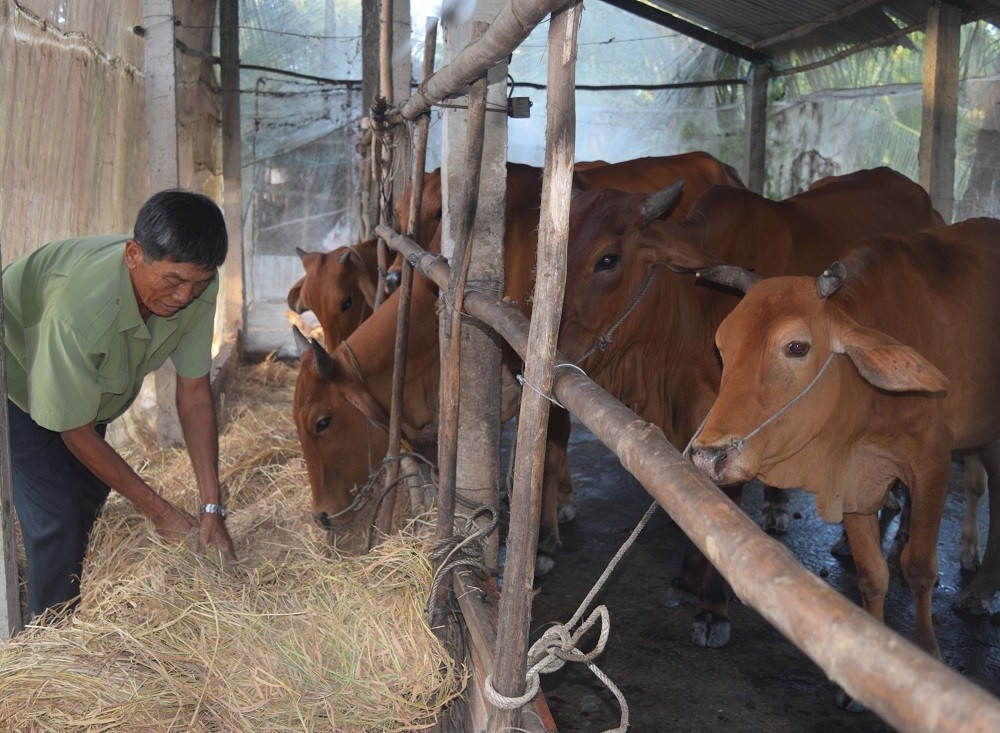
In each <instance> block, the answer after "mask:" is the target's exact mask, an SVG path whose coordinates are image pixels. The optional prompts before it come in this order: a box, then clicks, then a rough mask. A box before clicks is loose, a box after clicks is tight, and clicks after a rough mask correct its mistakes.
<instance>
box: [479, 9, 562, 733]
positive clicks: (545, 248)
mask: <svg viewBox="0 0 1000 733" xmlns="http://www.w3.org/2000/svg"><path fill="white" fill-rule="evenodd" d="M580 12H581V6H580V3H579V2H571V3H570V4H568V5H566V6H565V7H563V8H562V9H561V10H559V11H557V12H554V13H552V20H551V22H550V24H549V71H548V89H549V91H548V100H547V104H546V114H547V115H548V119H547V120H546V124H545V171H544V174H543V179H542V208H541V223H540V224H539V232H538V234H539V236H538V265H537V275H536V280H535V292H534V307H533V308H532V314H531V327H530V329H529V331H528V352H527V358H526V359H525V362H524V378H525V381H526V382H527V384H528V385H530V386H529V387H526V388H525V389H524V390H522V392H521V411H520V415H519V417H518V423H517V455H516V456H515V461H514V490H513V496H511V497H510V505H511V510H510V530H509V532H508V535H507V562H506V566H505V569H504V584H503V592H502V593H501V594H500V610H499V618H498V629H497V645H496V657H495V658H496V666H495V668H494V673H493V676H492V682H493V687H494V689H495V690H496V691H497V692H499V693H500V694H501V695H505V696H507V697H518V696H520V695H522V694H523V693H524V689H525V679H524V678H525V671H526V666H527V653H528V630H529V629H528V625H529V622H530V620H531V599H532V597H533V593H532V584H533V582H534V575H535V552H536V549H537V546H538V520H539V515H540V511H541V498H542V497H541V493H542V474H543V472H544V467H545V438H546V428H547V422H548V414H549V403H548V400H547V399H546V398H545V397H544V396H543V395H547V394H551V391H552V364H553V361H554V359H555V354H556V337H557V336H558V331H559V317H560V314H561V312H562V301H563V287H564V285H565V282H566V242H567V239H568V235H569V203H570V193H571V187H572V181H573V157H574V152H575V150H574V148H575V144H576V129H575V128H576V106H575V87H576V34H577V29H578V28H579V25H580ZM532 387H533V388H534V389H532ZM536 390H537V391H536ZM520 724H521V711H520V709H513V710H510V709H500V708H494V709H493V710H492V711H491V715H490V720H489V727H488V730H489V731H490V732H491V733H497V732H498V731H507V730H512V729H516V728H518V727H519V726H520Z"/></svg>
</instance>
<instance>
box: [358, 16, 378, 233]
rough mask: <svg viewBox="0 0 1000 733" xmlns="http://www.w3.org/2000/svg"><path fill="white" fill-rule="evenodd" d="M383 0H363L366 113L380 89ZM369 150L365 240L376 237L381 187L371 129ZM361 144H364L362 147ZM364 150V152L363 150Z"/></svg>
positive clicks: (362, 219) (362, 218)
mask: <svg viewBox="0 0 1000 733" xmlns="http://www.w3.org/2000/svg"><path fill="white" fill-rule="evenodd" d="M379 31H380V29H379V0H361V109H363V110H364V111H365V114H367V113H368V111H369V110H370V109H371V108H372V102H373V101H375V97H377V96H378V92H379V77H380V71H381V70H380V68H379V35H380V33H379ZM367 137H368V138H369V142H368V153H367V155H365V157H364V158H362V160H361V163H360V166H361V175H360V176H359V178H360V179H361V190H360V191H359V194H360V197H361V200H360V202H359V206H358V215H359V222H358V231H359V232H361V238H362V239H368V238H369V237H372V236H374V233H375V226H376V225H377V224H378V193H379V192H378V189H377V186H376V183H375V182H374V181H373V180H372V163H371V158H369V157H368V155H371V154H372V153H371V148H372V146H373V145H374V144H375V143H374V140H373V139H372V135H371V130H370V129H369V130H368V131H367ZM359 147H360V146H359ZM359 152H360V151H359Z"/></svg>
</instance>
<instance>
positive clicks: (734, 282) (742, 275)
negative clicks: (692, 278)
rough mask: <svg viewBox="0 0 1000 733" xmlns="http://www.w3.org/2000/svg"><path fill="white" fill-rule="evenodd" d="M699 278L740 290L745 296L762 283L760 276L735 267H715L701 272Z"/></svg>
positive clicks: (698, 274)
mask: <svg viewBox="0 0 1000 733" xmlns="http://www.w3.org/2000/svg"><path fill="white" fill-rule="evenodd" d="M697 277H699V278H704V279H706V280H708V281H709V282H713V283H718V284H719V285H725V286H726V287H727V288H733V289H734V290H739V291H740V292H741V293H743V294H744V295H745V294H746V293H747V291H749V290H750V288H752V287H753V286H754V285H756V284H757V283H759V282H760V275H758V274H757V273H756V272H751V271H750V270H744V269H743V268H742V267H736V266H734V265H714V266H712V267H706V268H704V269H703V270H699V271H698V273H697Z"/></svg>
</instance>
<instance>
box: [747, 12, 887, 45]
mask: <svg viewBox="0 0 1000 733" xmlns="http://www.w3.org/2000/svg"><path fill="white" fill-rule="evenodd" d="M883 4H885V0H856V1H855V2H853V3H851V4H850V5H845V6H844V7H842V8H838V9H837V10H834V11H833V12H831V13H827V14H826V15H824V16H822V17H821V18H817V19H816V20H811V21H809V22H808V23H803V24H802V25H799V26H796V27H795V28H792V29H791V30H788V31H785V32H784V33H779V34H777V35H775V36H771V37H770V38H765V39H764V40H762V41H757V42H756V43H755V44H754V45H753V47H754V48H758V49H760V48H768V47H769V46H774V45H775V44H778V43H783V42H785V41H790V40H792V39H793V38H801V37H802V36H804V35H806V34H807V33H811V32H812V31H814V30H816V29H817V28H822V27H823V26H825V25H829V24H831V23H836V22H837V21H839V20H843V19H844V18H850V17H851V16H852V15H857V14H858V13H860V12H862V11H864V10H868V8H871V7H874V6H876V5H883Z"/></svg>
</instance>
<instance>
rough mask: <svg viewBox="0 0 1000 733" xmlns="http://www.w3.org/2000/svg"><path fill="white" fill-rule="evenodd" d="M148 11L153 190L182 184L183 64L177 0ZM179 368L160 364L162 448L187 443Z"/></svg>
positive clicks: (145, 7)
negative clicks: (177, 46)
mask: <svg viewBox="0 0 1000 733" xmlns="http://www.w3.org/2000/svg"><path fill="white" fill-rule="evenodd" d="M142 14H143V17H145V18H156V19H157V22H153V23H149V25H148V27H147V28H146V34H145V36H143V37H144V39H145V42H146V43H145V66H144V70H145V75H146V130H147V133H146V134H147V137H148V140H149V145H148V147H149V190H150V192H151V193H156V192H157V191H162V190H164V189H167V188H177V187H178V186H179V185H180V165H179V151H178V124H177V69H176V66H175V63H174V23H173V18H174V17H176V16H175V13H174V0H143V3H142ZM176 378H177V372H176V370H175V369H174V365H173V362H171V361H170V360H169V359H168V360H167V361H166V362H164V364H163V366H161V367H160V368H159V369H157V370H156V372H155V374H154V375H153V381H154V384H155V386H156V443H157V445H158V446H159V447H160V448H173V447H175V446H179V445H183V444H184V435H183V433H182V431H181V421H180V418H179V417H178V416H177V405H176V399H175V396H176V383H175V380H176Z"/></svg>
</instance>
